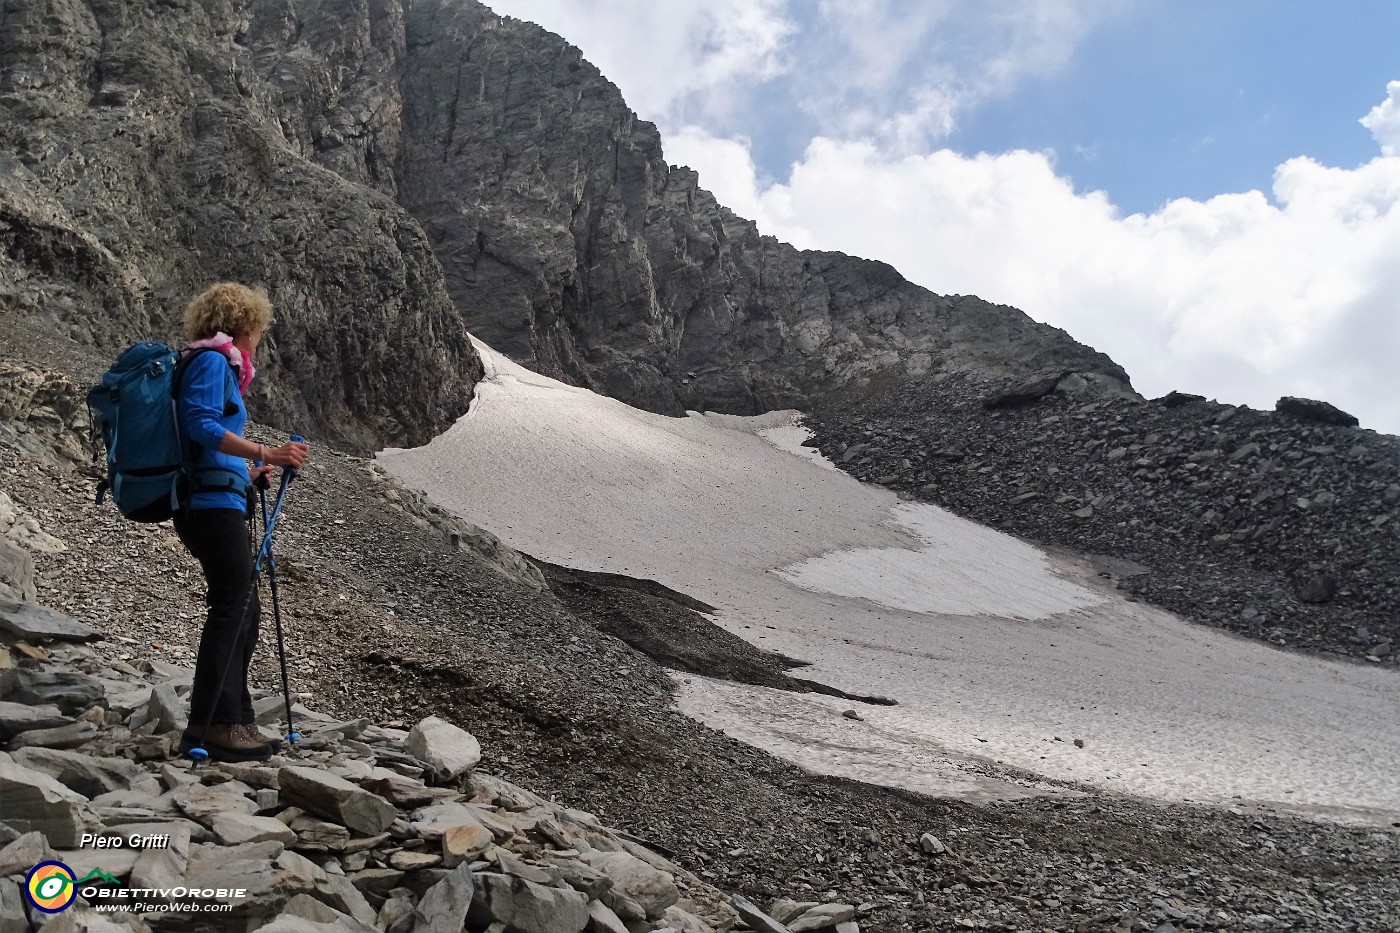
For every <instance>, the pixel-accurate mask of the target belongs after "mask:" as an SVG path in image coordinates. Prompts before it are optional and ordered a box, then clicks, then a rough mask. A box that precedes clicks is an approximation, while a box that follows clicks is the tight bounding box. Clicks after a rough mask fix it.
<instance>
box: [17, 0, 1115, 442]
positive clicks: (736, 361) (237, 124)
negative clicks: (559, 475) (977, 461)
mask: <svg viewBox="0 0 1400 933" xmlns="http://www.w3.org/2000/svg"><path fill="white" fill-rule="evenodd" d="M0 246H3V248H0V307H2V308H4V309H6V310H7V311H10V312H13V313H7V314H3V315H0V339H3V343H0V345H4V346H6V347H7V349H6V352H7V353H13V352H20V353H22V354H23V356H24V358H25V359H27V360H29V361H30V362H34V363H39V364H41V365H48V366H50V367H52V368H60V367H59V366H58V365H57V363H58V361H60V360H67V359H68V358H69V357H71V356H73V355H75V351H76V355H78V356H80V357H82V358H83V359H85V360H86V363H85V365H86V366H87V367H88V368H89V369H95V368H96V367H97V364H98V362H99V361H100V360H102V359H104V358H110V355H111V354H112V352H113V351H115V350H116V349H118V348H119V347H121V346H122V345H124V344H126V343H129V342H131V341H133V340H135V339H137V338H147V337H155V338H164V339H169V340H174V339H177V332H178V330H179V326H178V321H179V315H180V312H181V309H182V308H183V306H184V304H185V302H186V301H187V300H188V299H189V297H190V296H191V295H193V294H195V293H196V292H198V291H199V290H201V289H202V288H203V287H205V286H206V285H207V284H208V283H209V282H211V281H214V280H219V279H236V280H241V281H245V282H249V283H254V284H261V285H264V286H266V287H267V289H268V291H269V294H270V296H271V298H272V300H273V304H274V309H275V313H276V314H277V317H278V322H277V324H276V325H275V327H274V329H273V330H272V331H271V332H270V335H269V338H268V340H267V341H266V344H265V345H266V350H265V358H264V361H263V365H262V367H261V369H262V372H263V378H261V379H259V380H258V382H257V383H255V384H254V389H253V392H252V397H251V399H250V401H251V403H252V409H253V414H254V416H255V417H256V418H257V419H259V420H261V421H263V422H270V423H274V424H279V425H281V426H283V427H285V428H287V429H295V430H298V431H300V432H301V433H304V434H308V435H312V436H317V437H323V438H329V439H331V440H335V441H338V442H339V443H341V444H342V445H345V446H349V447H351V448H353V449H356V450H360V451H363V450H366V449H369V448H376V447H379V446H383V445H385V444H400V445H401V444H417V443H422V442H425V441H426V440H427V439H428V438H429V437H431V436H432V435H433V434H435V433H437V432H438V431H440V430H441V429H443V428H445V427H446V426H447V425H448V424H450V423H451V421H452V420H453V419H455V418H456V417H457V416H459V415H460V414H461V413H462V412H463V411H464V410H465V409H466V406H467V404H468V402H469V399H470V395H471V392H472V389H473V386H474V385H475V383H476V381H477V380H478V379H479V378H480V376H481V373H482V370H481V364H480V361H479V360H478V358H477V356H476V354H475V352H474V350H473V349H472V347H471V344H470V342H469V340H468V337H467V329H468V328H469V327H470V328H471V329H472V330H474V331H475V332H477V333H478V334H479V335H480V336H481V337H482V338H483V339H485V340H487V341H488V342H490V343H491V344H493V345H495V346H497V348H498V349H500V350H502V351H503V352H506V353H507V354H509V355H511V356H512V357H514V358H516V359H518V360H520V361H522V362H524V363H526V364H527V365H530V366H533V367H535V368H536V369H538V370H540V371H542V372H545V373H547V374H549V375H553V376H558V377H561V378H564V379H566V380H568V381H570V382H573V383H576V384H579V385H585V386H588V387H590V388H593V389H595V390H597V391H601V392H604V393H606V394H609V395H612V396H614V397H617V398H619V399H622V400H624V401H627V402H631V403H633V404H636V405H639V406H642V407H645V408H649V409H652V410H655V411H661V412H667V413H671V414H680V413H682V412H683V411H684V410H685V409H688V408H713V409H717V410H724V411H730V412H740V413H745V412H755V411H759V410H763V409H767V408H772V407H776V406H786V405H793V404H798V403H803V402H805V401H806V400H807V399H810V398H811V397H813V396H814V395H817V394H820V393H823V392H825V391H827V390H828V389H830V388H831V387H833V386H837V385H842V384H846V383H851V382H856V383H861V382H863V381H866V380H869V379H871V378H875V377H878V376H881V375H882V374H897V375H915V376H917V375H920V374H923V373H926V372H931V371H936V370H960V371H974V372H984V373H997V374H1003V373H1004V374H1013V375H1026V374H1028V373H1031V372H1038V371H1042V370H1053V369H1062V370H1075V371H1081V372H1097V373H1102V374H1105V375H1108V376H1111V377H1113V378H1115V379H1117V380H1120V381H1122V382H1123V383H1124V384H1126V375H1125V374H1124V373H1123V372H1122V370H1121V369H1119V368H1118V367H1117V366H1116V365H1114V364H1113V363H1112V361H1111V360H1109V359H1108V358H1106V357H1104V356H1102V355H1101V354H1097V353H1094V352H1093V351H1091V350H1089V349H1087V348H1085V347H1082V346H1080V345H1079V344H1076V343H1075V342H1074V341H1073V340H1071V339H1070V338H1069V337H1068V336H1067V335H1066V334H1064V333H1063V332H1061V331H1058V330H1055V329H1053V328H1048V327H1043V326H1041V325H1038V324H1035V323H1033V322H1032V321H1031V320H1030V319H1029V318H1027V317H1026V316H1025V315H1024V314H1022V313H1020V312H1019V311H1016V310H1014V309H1011V308H1005V307H997V306H993V305H990V304H987V303H986V302H983V301H980V300H978V299H976V298H971V297H952V298H948V297H940V296H937V295H934V294H931V293H929V292H927V291H925V290H923V289H921V288H918V287H915V286H914V285H911V284H910V283H909V282H907V281H905V280H904V279H902V278H901V277H900V276H899V275H898V274H897V273H896V272H895V271H894V270H893V269H892V268H890V267H889V266H887V265H884V264H882V263H877V262H869V261H865V260H860V259H854V258H851V257H848V256H844V255H841V254H836V253H816V252H799V251H797V250H795V249H793V248H791V247H788V246H786V245H784V244H782V243H779V242H778V241H776V240H774V239H772V238H770V237H762V236H760V235H759V233H758V231H757V229H756V228H755V226H754V225H753V224H752V223H750V222H748V221H745V220H743V219H741V218H739V217H736V216H735V215H734V214H732V213H731V212H729V211H728V210H726V209H724V208H723V207H722V206H720V205H719V204H718V203H717V202H716V201H715V199H714V198H713V197H712V196H711V195H710V194H709V193H707V192H706V191H704V190H702V189H701V188H700V187H699V186H698V178H697V176H696V174H695V173H694V172H692V171H690V170H689V169H684V168H673V167H670V166H668V165H667V164H666V162H665V160H664V157H663V153H662V149H661V142H660V138H659V136H658V134H657V132H656V130H655V128H654V127H653V126H651V125H650V124H647V123H644V122H642V121H639V120H638V119H637V118H636V116H635V115H634V114H633V113H632V112H631V111H630V110H629V109H628V108H627V106H626V104H625V103H624V102H623V100H622V98H621V96H620V94H619V93H618V91H617V89H616V88H615V87H614V86H613V85H612V84H610V83H609V82H608V81H607V80H606V79H605V78H603V76H602V75H601V74H599V73H598V71H597V70H596V69H595V68H593V67H592V66H591V65H589V64H588V63H586V62H584V61H583V60H582V58H581V57H580V53H579V52H578V50H577V49H574V48H573V47H571V46H569V45H567V44H566V43H565V42H564V41H563V40H562V39H560V38H558V37H557V36H553V35H550V34H549V33H546V32H544V31H543V30H541V29H539V28H538V27H535V26H533V25H530V24H527V23H523V22H520V21H516V20H510V19H502V18H500V17H497V16H496V15H495V14H494V13H492V12H491V11H490V10H488V9H487V8H486V7H484V6H482V5H481V4H479V3H477V2H475V0H461V2H458V0H452V2H446V0H421V2H418V3H413V4H408V3H405V2H403V0H332V2H326V3H318V4H301V5H298V6H297V7H296V8H295V9H293V8H292V7H290V6H288V5H284V4H276V3H253V2H249V0H228V2H221V3H216V4H193V5H179V6H175V7H171V6H169V5H168V4H166V3H165V2H164V0H135V2H130V3H122V4H113V3H106V2H98V3H81V2H78V0H12V2H10V3H8V4H7V7H6V13H5V28H4V30H3V35H0ZM92 374H93V375H95V371H94V372H93V373H92ZM0 395H3V392H0Z"/></svg>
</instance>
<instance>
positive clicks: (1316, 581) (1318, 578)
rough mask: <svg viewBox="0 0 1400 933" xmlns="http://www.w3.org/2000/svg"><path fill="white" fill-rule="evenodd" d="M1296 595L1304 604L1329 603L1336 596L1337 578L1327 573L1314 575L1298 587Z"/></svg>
mask: <svg viewBox="0 0 1400 933" xmlns="http://www.w3.org/2000/svg"><path fill="white" fill-rule="evenodd" d="M1297 595H1298V598H1299V599H1300V600H1302V601H1303V602H1305V603H1313V604H1315V605H1316V604H1321V603H1326V602H1331V600H1332V597H1334V596H1336V595H1337V578H1336V577H1334V576H1332V575H1331V574H1328V573H1319V574H1314V575H1313V576H1311V577H1309V578H1308V579H1307V580H1305V581H1304V582H1303V584H1302V585H1301V586H1299V587H1298V591H1297Z"/></svg>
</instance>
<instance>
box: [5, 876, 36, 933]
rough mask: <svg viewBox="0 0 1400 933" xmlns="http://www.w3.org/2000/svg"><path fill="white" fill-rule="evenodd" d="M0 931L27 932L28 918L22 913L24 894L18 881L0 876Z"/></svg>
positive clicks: (11, 932)
mask: <svg viewBox="0 0 1400 933" xmlns="http://www.w3.org/2000/svg"><path fill="white" fill-rule="evenodd" d="M30 867H33V866H30ZM0 933H29V919H28V918H27V917H25V915H24V895H23V894H21V893H20V890H19V884H18V883H16V882H14V881H11V880H10V879H9V878H5V877H0Z"/></svg>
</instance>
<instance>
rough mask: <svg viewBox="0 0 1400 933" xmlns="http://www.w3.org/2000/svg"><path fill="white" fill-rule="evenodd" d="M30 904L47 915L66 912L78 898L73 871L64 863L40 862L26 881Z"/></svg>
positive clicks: (31, 870) (25, 886)
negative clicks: (61, 911)
mask: <svg viewBox="0 0 1400 933" xmlns="http://www.w3.org/2000/svg"><path fill="white" fill-rule="evenodd" d="M24 892H25V893H26V894H27V895H29V902H30V903H31V904H33V905H34V906H35V907H37V908H39V909H40V910H42V911H43V912H44V913H46V914H56V913H58V912H59V911H60V910H66V909H67V908H68V907H69V906H71V905H72V903H73V900H74V898H76V897H77V896H78V887H77V884H76V883H75V880H74V878H73V869H71V868H69V867H68V866H67V865H65V864H63V863H62V862H40V863H39V864H38V865H35V866H34V867H33V868H31V869H30V870H29V877H28V878H26V879H25V881H24Z"/></svg>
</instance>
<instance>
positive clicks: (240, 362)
mask: <svg viewBox="0 0 1400 933" xmlns="http://www.w3.org/2000/svg"><path fill="white" fill-rule="evenodd" d="M204 347H209V348H210V349H213V350H218V351H219V352H220V353H222V354H223V355H224V356H227V357H228V361H229V362H230V363H232V364H233V368H234V369H236V370H238V391H239V393H246V392H247V391H248V386H249V385H250V384H252V382H253V377H254V376H256V375H257V374H258V371H257V369H255V368H254V367H253V358H252V357H251V356H249V355H248V351H247V350H244V349H243V348H242V347H236V346H234V345H233V338H232V337H230V336H229V335H228V334H226V333H224V332H223V331H219V332H218V333H217V334H215V335H214V336H212V337H205V338H204V339H203V340H192V341H190V344H189V349H191V350H200V349H203V348H204Z"/></svg>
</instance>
